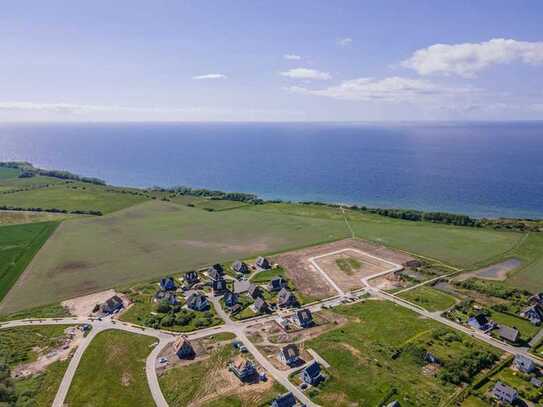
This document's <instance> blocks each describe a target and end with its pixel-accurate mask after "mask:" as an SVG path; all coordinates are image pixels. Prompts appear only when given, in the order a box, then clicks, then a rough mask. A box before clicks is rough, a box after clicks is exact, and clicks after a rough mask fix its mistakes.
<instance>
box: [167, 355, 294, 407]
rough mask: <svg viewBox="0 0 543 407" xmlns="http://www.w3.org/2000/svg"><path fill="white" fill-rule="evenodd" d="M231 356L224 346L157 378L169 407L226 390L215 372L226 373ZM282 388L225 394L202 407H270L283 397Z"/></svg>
mask: <svg viewBox="0 0 543 407" xmlns="http://www.w3.org/2000/svg"><path fill="white" fill-rule="evenodd" d="M233 356H234V351H233V349H232V346H230V345H229V344H228V345H224V346H223V347H221V348H219V349H218V350H215V351H214V352H213V353H212V354H211V356H210V357H209V358H207V359H205V360H203V361H201V362H195V363H191V364H190V365H188V366H177V367H174V368H171V369H168V370H167V371H166V372H165V374H164V375H162V376H160V378H159V383H160V387H161V389H162V392H163V394H164V397H165V398H166V401H167V402H168V404H169V405H170V406H171V407H184V406H187V405H189V403H191V402H194V401H197V400H199V399H200V398H202V397H210V396H211V395H212V394H213V393H214V392H217V391H219V390H220V389H221V387H222V386H226V385H227V383H225V381H224V379H220V380H217V370H219V369H221V370H224V369H227V364H228V362H229V361H230V360H231V359H232V357H233ZM284 392H285V390H284V389H283V387H282V386H280V385H277V384H274V385H272V386H271V388H270V389H267V390H266V391H264V392H257V391H251V390H249V391H247V390H246V391H244V392H241V393H239V394H235V393H234V394H227V395H222V396H220V398H219V397H217V398H214V397H210V399H209V401H207V402H204V403H202V404H197V405H202V406H206V407H223V406H224V407H227V406H228V407H230V406H235V407H238V406H239V407H253V406H255V407H256V406H269V405H270V402H271V401H272V400H273V399H274V398H275V397H277V395H279V394H282V393H284Z"/></svg>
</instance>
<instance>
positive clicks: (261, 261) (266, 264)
mask: <svg viewBox="0 0 543 407" xmlns="http://www.w3.org/2000/svg"><path fill="white" fill-rule="evenodd" d="M256 266H257V267H258V268H260V269H264V270H268V269H270V268H271V263H270V261H269V260H268V259H267V258H265V257H262V256H261V257H259V258H258V259H256Z"/></svg>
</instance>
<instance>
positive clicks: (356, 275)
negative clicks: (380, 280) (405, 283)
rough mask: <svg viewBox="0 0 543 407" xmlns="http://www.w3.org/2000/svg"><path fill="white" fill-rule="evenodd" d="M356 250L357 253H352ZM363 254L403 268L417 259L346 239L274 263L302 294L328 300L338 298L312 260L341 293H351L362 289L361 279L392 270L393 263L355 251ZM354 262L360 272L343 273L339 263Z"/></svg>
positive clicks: (278, 257) (284, 255)
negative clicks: (358, 264)
mask: <svg viewBox="0 0 543 407" xmlns="http://www.w3.org/2000/svg"><path fill="white" fill-rule="evenodd" d="M353 249H355V250H353ZM340 250H347V251H346V252H344V253H340V254H337V255H330V256H326V255H327V254H329V253H333V252H337V251H340ZM356 250H360V251H363V252H365V253H368V254H369V255H371V256H376V257H380V258H382V259H384V260H387V261H389V262H392V263H396V264H402V263H404V262H406V261H408V260H413V259H414V258H413V257H411V256H409V255H407V254H404V253H402V252H399V251H395V250H392V249H389V248H387V247H384V246H380V245H377V244H373V243H370V242H366V241H364V240H359V239H345V240H340V241H337V242H333V243H327V244H323V245H319V246H313V247H308V248H306V249H301V250H296V251H293V252H289V253H285V254H281V255H279V256H277V257H275V258H274V259H273V260H274V261H275V262H276V263H278V264H279V265H280V266H281V267H283V268H284V269H285V270H286V271H287V276H288V277H289V278H290V279H291V280H292V281H293V282H294V284H295V285H296V287H297V288H298V290H299V291H300V292H302V293H303V294H306V295H310V296H313V297H316V298H320V299H322V298H327V297H331V296H334V295H336V294H337V293H336V291H335V290H334V289H333V288H332V287H331V286H330V284H329V283H328V282H327V281H326V279H325V278H324V277H323V276H322V274H321V273H320V272H319V271H318V270H317V269H316V268H315V267H314V266H313V265H312V264H311V262H310V259H311V258H316V257H318V256H324V257H321V258H319V259H316V261H317V262H318V265H319V266H320V267H321V268H322V269H323V270H324V271H325V272H326V273H327V274H328V276H329V277H330V278H331V279H332V280H333V281H334V282H335V283H336V284H337V285H338V286H339V287H340V288H342V289H344V290H352V289H356V288H360V287H361V281H360V279H361V278H364V277H368V276H370V275H372V274H375V273H379V272H381V271H385V270H388V269H390V268H391V267H392V266H391V264H390V263H387V262H382V261H379V260H378V259H374V258H371V257H368V256H364V255H363V254H362V253H360V252H358V251H356ZM346 258H351V259H355V260H356V261H357V262H358V263H360V267H359V268H358V269H356V268H351V271H350V272H345V271H343V270H341V268H340V266H339V265H338V264H337V263H336V261H337V260H339V259H346Z"/></svg>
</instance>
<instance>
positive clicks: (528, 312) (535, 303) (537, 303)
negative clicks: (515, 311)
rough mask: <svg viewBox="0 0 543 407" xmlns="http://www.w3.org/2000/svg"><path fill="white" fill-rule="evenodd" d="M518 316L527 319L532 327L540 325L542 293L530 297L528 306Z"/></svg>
mask: <svg viewBox="0 0 543 407" xmlns="http://www.w3.org/2000/svg"><path fill="white" fill-rule="evenodd" d="M520 316H521V317H523V318H526V319H529V320H530V322H531V323H532V324H533V325H537V326H539V325H541V322H542V321H543V293H538V294H536V295H534V296H532V297H530V306H528V308H526V309H524V310H523V311H522V312H521V313H520Z"/></svg>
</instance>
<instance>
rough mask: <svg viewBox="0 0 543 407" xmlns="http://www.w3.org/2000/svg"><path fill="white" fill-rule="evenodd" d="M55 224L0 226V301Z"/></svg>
mask: <svg viewBox="0 0 543 407" xmlns="http://www.w3.org/2000/svg"><path fill="white" fill-rule="evenodd" d="M57 226H58V223H57V222H43V223H30V224H25V225H9V226H0V301H1V300H2V299H3V298H4V296H5V295H6V294H7V292H8V291H9V290H10V288H11V287H12V286H13V285H14V284H15V282H16V281H17V279H18V278H19V276H20V275H21V273H22V272H23V271H24V269H25V268H26V266H27V265H28V264H29V263H30V261H31V260H32V258H33V257H34V255H35V254H36V252H37V251H38V250H39V249H40V247H42V245H43V244H44V243H45V241H46V240H47V238H48V237H49V236H50V235H51V233H52V232H53V231H54V230H55V229H56V227H57ZM31 304H32V303H30V304H29V305H31Z"/></svg>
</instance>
